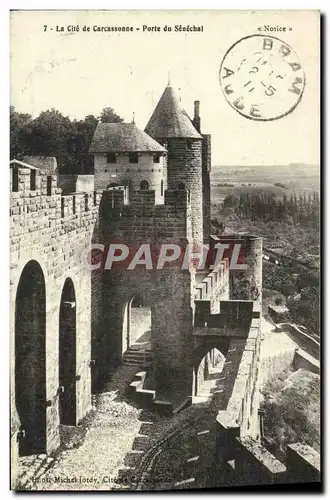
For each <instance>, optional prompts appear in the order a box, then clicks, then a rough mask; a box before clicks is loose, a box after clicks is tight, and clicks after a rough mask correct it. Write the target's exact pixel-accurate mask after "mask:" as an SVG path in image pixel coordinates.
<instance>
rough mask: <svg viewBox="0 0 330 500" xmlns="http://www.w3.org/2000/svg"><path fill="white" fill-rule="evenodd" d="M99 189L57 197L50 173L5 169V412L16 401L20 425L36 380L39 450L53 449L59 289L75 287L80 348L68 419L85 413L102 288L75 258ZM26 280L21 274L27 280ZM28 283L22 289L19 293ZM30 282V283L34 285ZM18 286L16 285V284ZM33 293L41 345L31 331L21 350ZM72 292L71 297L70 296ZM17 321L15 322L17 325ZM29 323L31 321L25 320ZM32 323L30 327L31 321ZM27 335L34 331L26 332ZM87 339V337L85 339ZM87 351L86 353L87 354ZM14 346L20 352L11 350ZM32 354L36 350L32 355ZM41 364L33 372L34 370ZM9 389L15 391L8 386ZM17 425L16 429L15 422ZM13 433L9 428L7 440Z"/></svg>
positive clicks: (90, 226) (85, 244)
mask: <svg viewBox="0 0 330 500" xmlns="http://www.w3.org/2000/svg"><path fill="white" fill-rule="evenodd" d="M100 199H101V193H100V192H88V193H73V194H70V195H66V196H62V190H61V189H60V188H58V186H57V177H56V175H53V174H51V175H48V173H47V172H43V171H41V170H39V169H37V168H33V167H30V166H29V165H26V166H19V167H17V166H16V164H14V166H12V168H11V176H10V238H11V255H10V257H11V258H10V267H11V272H10V294H11V304H12V308H11V338H12V341H11V348H12V352H13V359H15V361H14V362H13V363H12V374H11V380H12V383H13V387H12V391H11V394H12V398H13V401H12V414H13V415H15V412H16V408H17V404H16V402H17V398H18V400H19V406H18V408H20V413H19V414H18V416H17V418H15V417H13V422H18V423H19V422H20V420H21V421H23V422H24V421H25V420H26V415H25V414H24V412H25V411H26V412H27V411H28V408H30V409H31V406H30V407H28V406H27V405H26V404H25V403H24V402H23V403H22V402H21V403H20V401H21V400H20V398H28V397H31V401H32V400H33V398H34V397H35V387H36V383H35V381H36V380H37V382H38V384H39V385H40V387H43V388H44V389H43V394H44V397H45V400H44V401H43V405H44V406H43V408H44V410H45V413H46V416H45V429H43V431H42V432H43V433H44V438H45V450H46V451H47V452H50V451H52V450H53V449H55V448H56V447H57V446H58V445H59V432H58V424H59V399H60V396H59V392H58V385H59V352H62V351H61V350H60V348H59V344H60V341H59V317H60V314H61V297H62V293H63V290H64V289H68V287H71V289H72V290H74V295H75V300H73V301H72V303H74V307H75V310H76V318H75V335H76V340H75V345H77V346H79V349H77V353H76V359H75V364H74V369H75V373H76V375H77V380H76V385H75V390H76V409H75V416H74V417H73V418H74V420H75V422H78V421H79V420H80V419H81V418H83V417H84V416H85V415H86V413H87V412H88V411H89V410H90V408H91V393H90V385H91V367H92V364H91V359H92V355H93V353H91V350H92V351H93V346H94V345H95V344H96V343H98V344H100V343H101V341H100V339H99V338H97V339H96V337H97V336H98V332H99V320H100V307H99V305H100V300H101V286H100V280H99V279H98V277H97V276H95V275H94V273H91V271H90V269H89V267H84V266H83V265H82V262H81V255H82V254H83V252H84V251H85V250H86V248H87V249H88V248H89V245H90V243H91V240H92V237H93V234H94V233H95V232H98V229H97V226H98V211H99V202H100ZM27 276H28V277H27ZM26 280H28V282H29V283H30V284H29V287H26V288H24V286H23V285H24V283H25V282H26ZM33 280H35V281H33ZM22 283H23V285H22ZM33 286H34V287H35V289H37V290H38V293H39V296H41V297H43V299H44V301H45V302H44V303H45V304H46V307H47V341H46V339H43V340H42V342H40V345H41V346H42V347H40V351H38V349H36V348H35V345H37V344H36V341H35V338H34V337H33V335H39V333H40V337H41V335H43V333H42V331H43V330H42V329H40V332H39V330H36V328H37V327H36V326H35V327H34V330H33V328H32V326H31V332H30V333H31V334H30V335H29V336H28V339H30V341H28V340H27V342H26V345H22V340H21V337H20V335H21V333H20V332H21V330H22V328H21V325H22V324H25V325H26V324H28V321H29V318H30V316H26V314H27V311H26V309H25V305H24V304H25V300H27V299H26V296H28V294H29V293H31V290H32V291H33V290H34V288H33ZM72 293H73V292H72ZM17 318H20V319H19V321H18V323H17ZM30 320H31V319H30ZM33 324H37V323H36V322H34V323H33ZM33 332H34V333H33ZM91 337H92V338H91ZM91 346H92V349H91ZM18 347H19V348H18ZM37 351H38V352H37ZM22 365H25V366H26V370H25V376H24V380H26V385H27V386H28V387H29V388H30V389H29V390H30V392H31V394H30V393H29V394H28V392H29V391H26V390H24V391H23V390H22V388H21V387H19V388H18V389H17V390H15V387H16V388H17V386H18V385H17V384H18V383H20V381H21V378H20V375H19V371H18V367H19V366H22ZM38 366H39V367H42V366H47V370H44V371H43V370H42V369H41V368H40V369H39V371H38V370H37V369H36V367H38ZM14 384H15V386H14ZM23 410H24V411H23ZM18 425H19V424H18ZM17 431H18V428H17V426H16V424H15V425H14V426H13V428H12V432H13V439H15V433H16V432H17Z"/></svg>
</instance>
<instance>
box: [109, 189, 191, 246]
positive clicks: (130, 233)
mask: <svg viewBox="0 0 330 500" xmlns="http://www.w3.org/2000/svg"><path fill="white" fill-rule="evenodd" d="M190 215H191V205H190V192H189V191H188V190H177V191H169V190H166V191H165V195H164V204H163V205H157V204H156V203H155V191H135V192H133V193H132V195H131V197H130V201H129V203H128V204H125V202H124V194H123V192H122V191H104V193H103V197H102V202H101V206H100V217H101V221H102V230H103V235H104V240H105V242H107V241H110V240H111V241H118V242H122V243H125V244H138V243H151V242H152V243H159V244H161V243H172V244H174V243H176V244H182V245H183V246H185V245H186V244H187V243H188V242H190V241H191V237H192V231H191V222H190Z"/></svg>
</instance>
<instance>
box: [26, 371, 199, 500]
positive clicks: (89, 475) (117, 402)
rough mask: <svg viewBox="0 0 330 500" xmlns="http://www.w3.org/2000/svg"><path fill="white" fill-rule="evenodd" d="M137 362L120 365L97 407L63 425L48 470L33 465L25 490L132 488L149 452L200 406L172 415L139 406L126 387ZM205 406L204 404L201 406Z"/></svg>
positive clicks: (103, 391) (98, 400) (96, 401)
mask: <svg viewBox="0 0 330 500" xmlns="http://www.w3.org/2000/svg"><path fill="white" fill-rule="evenodd" d="M136 371H138V368H137V367H133V366H121V367H120V368H119V369H118V370H117V371H116V372H115V374H114V376H113V377H112V379H111V381H110V382H109V383H108V384H106V385H105V387H104V388H103V390H102V392H101V393H99V394H96V395H95V396H94V398H95V410H93V411H92V412H91V413H90V414H89V415H88V416H87V417H86V418H85V419H84V420H83V421H82V422H81V423H80V424H79V426H77V427H62V428H61V436H62V439H63V441H64V443H62V445H61V448H60V450H59V452H57V453H56V455H55V459H53V462H52V463H51V464H50V468H49V469H48V470H43V471H42V472H41V473H38V474H37V475H36V474H35V473H34V468H33V466H31V468H30V472H29V481H28V483H27V484H26V486H25V488H23V489H24V490H33V491H36V490H37V491H46V490H48V491H61V490H62V491H64V490H81V491H82V490H85V491H86V490H88V491H90V490H130V489H132V485H134V480H135V477H134V471H135V467H136V465H138V464H139V463H140V461H141V458H142V457H143V455H144V453H145V452H146V451H147V450H148V449H150V448H151V447H152V446H154V445H155V444H156V443H157V442H158V441H159V440H160V439H161V438H163V437H164V436H166V435H167V434H168V433H169V432H170V431H171V430H172V429H173V428H176V427H177V426H179V427H180V425H183V424H184V423H185V422H186V419H187V418H192V417H193V418H194V415H195V413H196V416H197V414H198V410H197V408H196V407H195V406H191V407H190V408H188V409H187V410H185V411H184V412H181V413H179V414H177V415H175V416H172V417H166V416H160V415H157V414H154V413H153V412H150V411H147V410H143V409H141V408H137V407H136V406H135V405H134V403H133V402H132V401H130V400H128V399H127V398H126V397H125V390H126V388H127V386H128V384H129V383H130V381H131V380H132V379H133V376H134V374H135V372H136ZM199 412H200V410H199Z"/></svg>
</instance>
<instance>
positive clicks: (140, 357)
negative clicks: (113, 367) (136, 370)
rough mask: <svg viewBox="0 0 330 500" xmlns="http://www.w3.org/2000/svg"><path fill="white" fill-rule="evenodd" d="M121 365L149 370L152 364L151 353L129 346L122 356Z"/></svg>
mask: <svg viewBox="0 0 330 500" xmlns="http://www.w3.org/2000/svg"><path fill="white" fill-rule="evenodd" d="M123 364H124V365H126V366H138V367H141V368H150V367H151V364H152V354H151V351H148V350H142V349H139V348H136V347H135V346H131V347H130V348H129V349H128V350H127V351H126V352H125V353H124V355H123Z"/></svg>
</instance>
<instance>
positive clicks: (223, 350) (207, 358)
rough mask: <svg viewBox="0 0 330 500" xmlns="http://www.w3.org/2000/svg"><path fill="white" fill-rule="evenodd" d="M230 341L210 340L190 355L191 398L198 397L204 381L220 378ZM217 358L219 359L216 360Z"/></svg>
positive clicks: (223, 339)
mask: <svg viewBox="0 0 330 500" xmlns="http://www.w3.org/2000/svg"><path fill="white" fill-rule="evenodd" d="M229 343H230V340H228V339H225V338H222V339H212V340H207V341H205V342H203V343H201V344H200V345H199V346H197V347H196V348H195V350H194V351H193V353H192V365H193V386H192V396H193V397H194V396H198V395H199V394H200V391H201V389H202V387H203V385H204V382H205V381H206V380H212V379H216V378H218V377H219V376H220V374H221V371H222V369H223V366H224V362H225V358H226V356H227V353H228V349H229ZM218 358H219V359H218Z"/></svg>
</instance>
